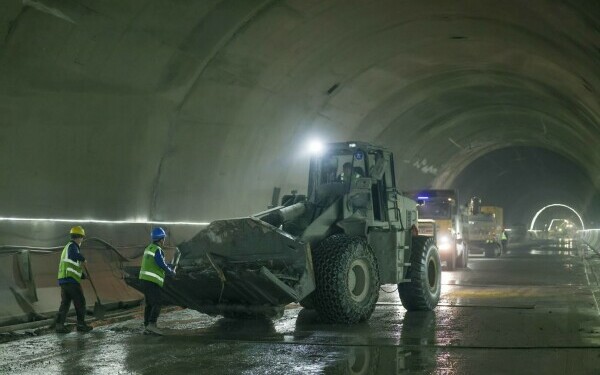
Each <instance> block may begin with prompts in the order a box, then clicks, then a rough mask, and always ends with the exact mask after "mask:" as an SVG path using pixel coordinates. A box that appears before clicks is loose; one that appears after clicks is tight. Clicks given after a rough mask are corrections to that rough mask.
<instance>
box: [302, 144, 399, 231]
mask: <svg viewBox="0 0 600 375" xmlns="http://www.w3.org/2000/svg"><path fill="white" fill-rule="evenodd" d="M395 190H396V185H395V178H394V167H393V160H392V154H391V152H389V151H387V150H385V149H382V148H379V147H373V146H371V145H369V144H367V143H362V142H344V143H332V144H328V145H327V147H326V149H325V151H324V152H323V154H321V155H319V156H315V157H313V158H312V159H311V163H310V172H309V185H308V195H309V200H310V201H312V202H313V203H315V204H316V205H317V206H321V207H325V206H328V205H329V204H331V203H332V202H333V201H334V200H335V199H337V198H340V197H341V198H343V202H344V205H343V206H344V218H345V217H348V216H351V215H357V216H363V217H366V218H367V220H368V221H369V222H373V221H389V220H390V219H391V220H396V216H397V214H396V213H395V211H397V209H396V208H394V207H388V203H389V202H390V199H389V194H390V193H393V192H395ZM390 216H393V217H390Z"/></svg>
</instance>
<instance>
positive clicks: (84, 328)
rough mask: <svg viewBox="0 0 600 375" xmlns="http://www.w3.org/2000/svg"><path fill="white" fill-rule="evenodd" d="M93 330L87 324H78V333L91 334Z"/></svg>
mask: <svg viewBox="0 0 600 375" xmlns="http://www.w3.org/2000/svg"><path fill="white" fill-rule="evenodd" d="M92 329H94V328H93V327H91V326H88V325H87V324H85V323H83V324H77V332H89V331H91V330H92Z"/></svg>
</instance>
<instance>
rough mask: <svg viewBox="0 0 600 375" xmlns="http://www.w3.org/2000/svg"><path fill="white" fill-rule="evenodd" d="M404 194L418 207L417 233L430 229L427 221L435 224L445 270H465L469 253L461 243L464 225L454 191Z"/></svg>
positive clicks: (438, 190) (437, 241)
mask: <svg viewBox="0 0 600 375" xmlns="http://www.w3.org/2000/svg"><path fill="white" fill-rule="evenodd" d="M406 194H407V195H408V196H410V197H411V198H412V199H414V200H416V201H418V202H419V203H420V204H419V206H418V207H417V210H418V211H419V221H420V226H419V229H421V228H422V227H423V228H427V229H428V228H429V227H428V226H427V222H426V220H427V221H429V220H431V221H433V222H434V223H435V236H436V243H437V247H438V250H439V252H440V259H441V261H442V262H445V263H446V268H447V269H448V270H454V269H455V268H457V267H458V268H464V267H466V266H467V263H468V261H469V253H468V249H467V248H466V246H465V244H464V242H463V230H462V228H463V221H462V220H461V213H460V210H459V205H458V193H457V192H456V190H441V189H428V190H418V191H411V192H408V193H406ZM421 222H422V224H421ZM422 234H425V233H422Z"/></svg>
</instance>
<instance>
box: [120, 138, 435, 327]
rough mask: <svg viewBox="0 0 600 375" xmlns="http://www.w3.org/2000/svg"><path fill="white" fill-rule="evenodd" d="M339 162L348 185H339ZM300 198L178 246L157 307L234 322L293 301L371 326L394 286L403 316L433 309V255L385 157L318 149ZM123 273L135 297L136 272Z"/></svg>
mask: <svg viewBox="0 0 600 375" xmlns="http://www.w3.org/2000/svg"><path fill="white" fill-rule="evenodd" d="M347 163H350V165H351V167H352V173H350V174H349V175H350V176H351V177H350V178H343V179H342V178H340V177H341V176H342V173H343V172H344V171H343V168H344V164H346V165H347V167H349V166H348V164H347ZM345 176H346V177H348V173H346V175H345ZM307 193H308V194H307V196H304V195H288V196H284V197H283V198H282V202H284V203H283V204H282V205H281V206H278V207H274V208H272V209H269V210H267V211H264V212H261V213H258V214H256V215H252V216H250V217H245V218H238V219H229V220H218V221H214V222H212V223H211V224H209V225H208V226H207V227H206V228H205V229H203V230H201V231H200V232H199V233H198V234H197V235H196V236H194V237H193V238H192V239H191V240H189V241H187V242H184V243H182V244H180V245H178V249H179V253H178V256H177V257H176V259H175V263H176V264H175V265H176V267H177V277H176V278H175V279H169V278H167V280H166V282H165V286H164V288H163V298H164V299H165V300H166V301H167V302H169V303H171V304H174V305H179V306H184V307H189V308H192V309H195V310H198V311H200V312H203V313H207V314H210V315H219V314H220V315H223V316H225V317H238V318H245V317H256V316H263V317H270V318H273V317H278V316H280V315H281V314H282V313H283V308H284V307H285V305H287V304H289V303H291V302H299V303H301V304H302V305H303V306H304V307H305V308H310V309H315V310H316V311H317V312H318V314H319V315H320V316H321V317H322V318H323V319H324V320H325V321H329V322H341V323H355V322H359V321H365V320H367V319H369V318H370V316H371V314H372V313H373V310H374V309H375V304H376V302H377V300H378V297H379V289H380V285H381V284H397V285H398V292H399V295H400V299H401V301H402V304H403V305H404V307H405V308H406V309H407V310H431V309H433V308H434V307H435V306H436V305H437V303H438V301H439V298H440V290H441V283H440V279H441V264H440V258H439V254H438V249H437V247H436V245H435V242H434V241H433V239H432V238H429V237H425V236H420V235H418V233H417V227H416V224H417V219H418V217H417V210H416V202H415V201H413V200H412V199H410V198H408V197H405V196H403V195H401V194H399V193H398V191H397V190H396V182H395V176H394V160H393V155H392V153H391V152H390V151H388V150H386V149H384V148H381V147H376V146H372V145H370V144H367V143H362V142H343V143H333V144H329V145H327V146H325V148H324V150H323V151H322V153H321V154H320V155H315V156H313V157H312V159H311V161H310V170H309V176H308V189H307ZM124 270H125V272H126V281H127V282H128V284H129V285H131V286H133V287H134V288H137V289H141V285H140V282H139V280H138V279H137V275H138V272H139V267H137V266H131V267H129V266H128V267H124Z"/></svg>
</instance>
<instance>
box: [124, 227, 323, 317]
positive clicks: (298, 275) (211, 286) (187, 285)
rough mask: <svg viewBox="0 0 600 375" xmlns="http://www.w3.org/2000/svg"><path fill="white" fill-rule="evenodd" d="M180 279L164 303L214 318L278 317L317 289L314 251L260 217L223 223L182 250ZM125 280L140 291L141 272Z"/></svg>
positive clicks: (169, 285)
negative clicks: (283, 308) (312, 255)
mask: <svg viewBox="0 0 600 375" xmlns="http://www.w3.org/2000/svg"><path fill="white" fill-rule="evenodd" d="M178 248H179V250H180V258H179V262H178V264H177V276H176V278H174V279H173V278H167V279H166V280H165V285H164V287H163V298H164V299H165V302H169V303H171V304H174V305H179V306H183V307H188V308H192V309H194V310H197V311H200V312H203V313H206V314H210V315H218V314H221V315H225V316H228V315H229V316H234V315H236V314H242V315H243V314H246V315H263V316H270V317H273V316H276V315H278V314H279V313H280V312H281V311H282V307H283V306H285V305H287V304H289V303H291V302H294V301H296V302H298V301H300V300H301V299H303V298H304V297H306V296H307V295H308V294H310V293H311V292H312V291H313V290H314V288H315V283H314V275H313V270H312V260H311V255H310V248H309V246H308V245H307V244H305V243H303V242H302V241H300V240H299V239H297V238H295V237H293V236H291V235H289V234H287V233H285V232H284V231H282V230H280V229H278V228H276V227H274V226H272V225H270V224H268V223H266V222H263V221H261V220H259V219H257V218H253V217H247V218H240V219H230V220H220V221H215V222H213V223H211V224H210V225H208V226H207V227H206V228H205V229H203V230H201V231H200V232H199V233H198V234H197V235H196V236H195V237H194V238H192V239H191V240H189V241H187V242H184V243H182V244H180V245H178ZM126 272H127V274H128V276H127V277H126V281H127V282H128V284H130V285H131V286H133V287H134V288H136V289H138V290H141V285H140V282H139V280H137V275H138V273H139V267H138V268H127V269H126Z"/></svg>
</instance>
